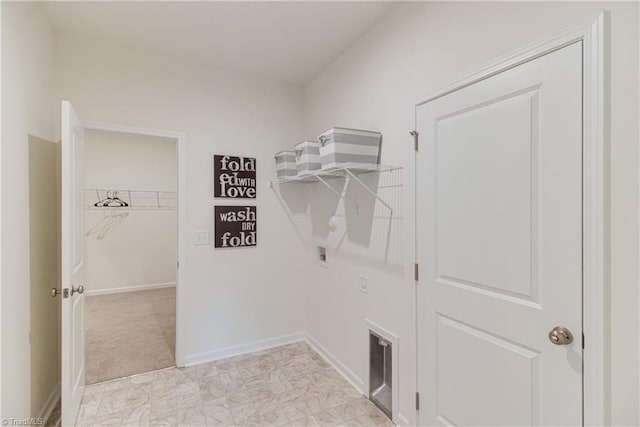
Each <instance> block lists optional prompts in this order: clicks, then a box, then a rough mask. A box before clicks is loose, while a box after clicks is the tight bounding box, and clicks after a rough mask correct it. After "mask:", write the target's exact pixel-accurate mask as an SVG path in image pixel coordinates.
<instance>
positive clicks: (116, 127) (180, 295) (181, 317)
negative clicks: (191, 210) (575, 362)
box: [83, 121, 189, 367]
mask: <svg viewBox="0 0 640 427" xmlns="http://www.w3.org/2000/svg"><path fill="white" fill-rule="evenodd" d="M83 126H84V127H85V129H90V130H102V131H110V132H123V133H131V134H136V135H148V136H159V137H164V138H172V139H176V140H177V143H176V145H177V147H176V151H177V157H178V160H177V162H178V208H177V213H178V265H179V267H178V268H177V270H178V271H177V281H176V366H179V367H181V366H185V351H186V346H187V327H188V324H189V322H188V319H187V315H188V310H187V297H186V292H187V286H186V285H187V268H186V267H187V228H186V227H187V222H186V221H187V220H186V218H187V137H186V134H185V133H184V132H174V131H168V130H160V129H150V128H144V127H137V126H129V125H122V124H115V123H102V122H92V121H85V122H83Z"/></svg>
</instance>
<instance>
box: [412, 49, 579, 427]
mask: <svg viewBox="0 0 640 427" xmlns="http://www.w3.org/2000/svg"><path fill="white" fill-rule="evenodd" d="M416 120H417V130H418V132H419V135H420V149H419V152H418V154H417V160H416V169H417V171H416V174H417V229H418V234H417V239H418V262H419V264H420V276H421V277H420V282H419V283H418V360H419V362H418V372H419V377H418V384H419V392H420V402H421V405H420V412H419V421H420V424H422V425H485V426H497V425H510V426H521V425H563V426H577V425H581V423H582V339H581V337H582V42H577V43H574V44H572V45H569V46H567V47H564V48H562V49H560V50H557V51H554V52H552V53H549V54H547V55H544V56H541V57H539V58H537V59H533V60H531V61H529V62H526V63H524V64H522V65H519V66H517V67H514V68H511V69H508V70H507V71H503V72H502V73H499V74H496V75H494V76H492V77H489V78H486V79H484V80H481V81H479V82H477V83H474V84H471V85H469V86H466V87H462V88H459V89H458V90H455V91H453V92H451V93H448V94H446V95H444V96H442V97H439V98H436V99H434V100H432V101H430V102H427V103H424V104H421V105H419V106H418V107H417V116H416ZM556 326H562V327H565V328H567V329H568V330H569V331H570V332H572V333H573V337H574V340H573V342H572V343H571V344H567V345H560V344H561V342H562V341H563V339H564V337H562V336H561V334H560V333H556V335H555V337H556V338H555V339H557V340H559V341H560V342H558V343H554V342H552V341H551V338H550V337H549V336H548V333H549V332H550V331H551V330H552V329H553V328H554V327H556Z"/></svg>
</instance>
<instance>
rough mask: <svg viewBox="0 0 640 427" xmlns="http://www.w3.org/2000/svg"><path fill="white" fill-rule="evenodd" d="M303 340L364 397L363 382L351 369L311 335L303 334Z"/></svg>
mask: <svg viewBox="0 0 640 427" xmlns="http://www.w3.org/2000/svg"><path fill="white" fill-rule="evenodd" d="M304 335H305V339H306V341H307V343H308V344H309V345H310V346H311V348H313V349H314V350H315V351H316V352H317V353H318V354H319V355H320V356H322V357H323V358H324V359H325V360H326V361H327V362H328V363H329V364H330V365H331V366H333V368H334V369H335V370H336V371H338V373H340V375H342V376H343V377H344V378H345V379H346V380H347V381H349V383H350V384H351V385H352V386H353V387H354V388H355V389H356V390H358V391H359V392H360V393H362V394H364V395H366V393H365V391H364V381H362V379H361V378H360V377H359V376H357V375H356V374H355V373H354V372H353V371H352V370H351V369H349V368H347V367H346V366H345V365H344V364H343V363H342V362H340V360H339V359H338V358H337V357H336V356H334V355H333V354H331V352H330V351H329V350H327V349H326V348H325V347H324V346H323V345H322V344H320V342H319V341H318V340H316V339H315V338H314V337H313V336H311V334H309V333H308V332H305V334H304Z"/></svg>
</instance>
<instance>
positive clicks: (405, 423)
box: [396, 414, 410, 426]
mask: <svg viewBox="0 0 640 427" xmlns="http://www.w3.org/2000/svg"><path fill="white" fill-rule="evenodd" d="M396 425H399V426H408V425H410V423H409V420H408V419H407V417H405V416H404V415H402V414H398V422H397V423H396Z"/></svg>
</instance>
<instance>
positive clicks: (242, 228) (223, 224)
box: [215, 206, 258, 248]
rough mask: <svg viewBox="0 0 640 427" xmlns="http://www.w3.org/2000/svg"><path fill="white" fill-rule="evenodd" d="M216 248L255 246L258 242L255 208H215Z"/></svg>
mask: <svg viewBox="0 0 640 427" xmlns="http://www.w3.org/2000/svg"><path fill="white" fill-rule="evenodd" d="M215 217H216V218H215V223H216V224H215V228H216V240H215V247H216V248H238V247H243V246H256V244H257V240H258V230H257V216H256V207H255V206H216V207H215Z"/></svg>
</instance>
